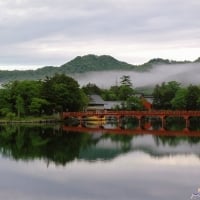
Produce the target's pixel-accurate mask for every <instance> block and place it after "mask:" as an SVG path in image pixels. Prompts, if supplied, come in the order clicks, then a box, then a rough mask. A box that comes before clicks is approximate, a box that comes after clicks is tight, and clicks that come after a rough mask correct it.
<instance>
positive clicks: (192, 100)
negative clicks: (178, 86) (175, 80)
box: [186, 85, 200, 110]
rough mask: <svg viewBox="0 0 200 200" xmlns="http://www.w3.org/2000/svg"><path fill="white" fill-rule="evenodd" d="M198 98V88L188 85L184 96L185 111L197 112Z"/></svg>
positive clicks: (199, 94) (199, 93)
mask: <svg viewBox="0 0 200 200" xmlns="http://www.w3.org/2000/svg"><path fill="white" fill-rule="evenodd" d="M199 98H200V88H199V87H198V86H195V85H190V86H189V87H188V92H187V95H186V109H187V110H197V109H198V108H199V103H198V101H199Z"/></svg>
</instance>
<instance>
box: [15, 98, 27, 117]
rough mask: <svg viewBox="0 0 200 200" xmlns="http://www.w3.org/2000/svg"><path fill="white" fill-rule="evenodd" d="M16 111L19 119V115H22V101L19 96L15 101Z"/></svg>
mask: <svg viewBox="0 0 200 200" xmlns="http://www.w3.org/2000/svg"><path fill="white" fill-rule="evenodd" d="M16 109H17V116H18V117H20V116H21V114H24V110H25V108H24V100H23V99H22V97H21V96H20V95H18V96H17V99H16Z"/></svg>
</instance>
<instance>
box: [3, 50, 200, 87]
mask: <svg viewBox="0 0 200 200" xmlns="http://www.w3.org/2000/svg"><path fill="white" fill-rule="evenodd" d="M194 62H200V58H198V59H197V60H195V61H194ZM180 63H190V62H189V61H183V62H177V61H171V60H166V59H161V58H155V59H151V60H150V61H149V62H147V63H144V64H142V65H131V64H128V63H126V62H122V61H119V60H117V59H115V58H113V57H111V56H108V55H102V56H96V55H91V54H90V55H86V56H77V57H76V58H74V59H73V60H71V61H70V62H67V63H65V64H63V65H61V66H60V67H54V66H46V67H43V68H39V69H37V70H23V71H20V70H14V71H1V70H0V82H1V83H2V82H7V81H13V80H24V79H37V80H38V79H43V78H45V77H46V76H52V75H53V74H55V73H65V74H75V73H84V72H91V71H106V70H107V71H108V70H110V71H111V70H120V71H126V70H129V71H130V70H132V71H139V72H142V71H148V70H150V69H151V68H152V67H153V66H155V65H163V64H165V65H170V64H180Z"/></svg>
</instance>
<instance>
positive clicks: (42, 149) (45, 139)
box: [0, 125, 200, 165]
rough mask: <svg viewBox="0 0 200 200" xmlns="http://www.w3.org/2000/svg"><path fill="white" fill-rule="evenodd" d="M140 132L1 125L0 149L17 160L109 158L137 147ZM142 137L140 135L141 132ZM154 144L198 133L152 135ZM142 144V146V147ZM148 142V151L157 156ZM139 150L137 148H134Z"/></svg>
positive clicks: (194, 141)
mask: <svg viewBox="0 0 200 200" xmlns="http://www.w3.org/2000/svg"><path fill="white" fill-rule="evenodd" d="M137 137H139V136H138V135H134V136H133V135H115V134H105V135H99V136H98V137H96V135H94V134H86V133H78V132H73V133H72V132H64V131H62V130H61V129H59V128H58V129H55V128H54V127H52V126H28V125H26V126H25V125H24V126H13V125H10V126H0V151H1V154H2V155H3V156H6V157H11V158H13V159H15V160H20V159H21V160H33V159H44V160H46V161H47V162H54V163H55V164H61V165H66V163H68V162H71V161H73V160H74V159H84V160H89V161H90V160H97V159H103V160H110V159H113V158H115V157H116V156H118V155H120V154H123V153H126V152H130V151H134V146H133V141H134V140H135V139H137ZM140 137H141V136H140ZM152 137H153V138H154V142H155V143H154V144H152V147H153V148H155V149H156V146H165V145H169V146H171V147H175V146H178V145H179V144H181V143H182V142H186V143H188V144H191V145H192V144H197V143H199V142H200V138H198V137H166V136H165V137H164V136H152ZM108 140H109V141H111V143H112V144H111V147H110V148H104V147H99V146H98V145H99V143H100V142H101V141H108ZM139 148H140V147H139ZM148 148H149V147H148V146H146V147H144V149H145V150H144V149H142V148H140V149H137V150H140V151H145V152H146V153H148V154H150V155H152V156H156V154H155V153H152V151H151V149H148ZM135 150H136V149H135Z"/></svg>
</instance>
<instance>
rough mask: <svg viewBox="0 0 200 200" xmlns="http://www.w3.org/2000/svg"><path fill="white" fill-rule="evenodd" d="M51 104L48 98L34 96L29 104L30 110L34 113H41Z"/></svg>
mask: <svg viewBox="0 0 200 200" xmlns="http://www.w3.org/2000/svg"><path fill="white" fill-rule="evenodd" d="M48 105H49V102H48V101H47V100H46V99H41V98H36V97H35V98H33V99H32V101H31V104H30V106H29V109H30V112H31V113H32V114H37V115H38V114H39V115H41V114H42V113H43V112H42V111H45V110H46V107H47V106H48Z"/></svg>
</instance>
